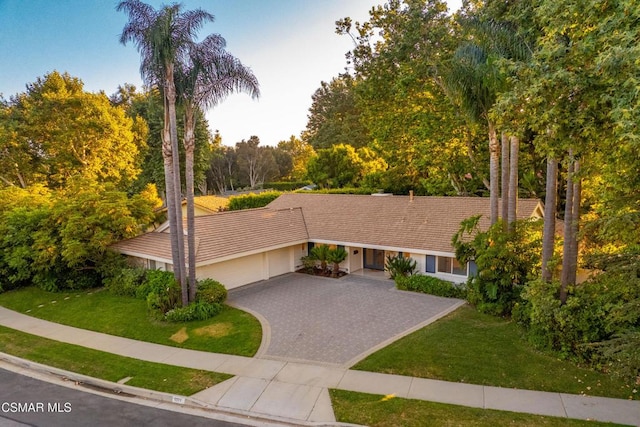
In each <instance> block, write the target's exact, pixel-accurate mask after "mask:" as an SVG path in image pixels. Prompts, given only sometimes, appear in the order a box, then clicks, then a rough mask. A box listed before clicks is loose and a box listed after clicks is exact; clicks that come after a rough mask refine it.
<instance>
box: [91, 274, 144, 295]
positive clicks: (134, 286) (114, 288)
mask: <svg viewBox="0 0 640 427" xmlns="http://www.w3.org/2000/svg"><path fill="white" fill-rule="evenodd" d="M146 273H147V271H146V270H144V269H142V268H131V267H125V268H121V269H119V270H118V271H114V272H111V274H110V276H108V277H105V278H104V279H103V281H102V283H103V285H104V287H105V288H106V289H107V290H108V291H109V292H111V293H112V294H114V295H120V296H128V297H135V296H136V291H137V290H138V288H139V287H140V285H142V284H143V283H144V281H145V277H146Z"/></svg>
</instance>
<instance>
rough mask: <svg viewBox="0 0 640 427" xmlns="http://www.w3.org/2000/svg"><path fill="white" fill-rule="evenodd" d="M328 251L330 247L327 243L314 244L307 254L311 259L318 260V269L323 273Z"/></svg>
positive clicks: (325, 267) (325, 268) (325, 269)
mask: <svg viewBox="0 0 640 427" xmlns="http://www.w3.org/2000/svg"><path fill="white" fill-rule="evenodd" d="M329 251H330V249H329V246H328V245H318V246H314V247H313V249H311V253H310V254H309V255H310V256H311V257H312V258H313V259H315V260H318V261H320V269H321V270H322V272H323V273H324V272H325V271H327V262H328V258H329Z"/></svg>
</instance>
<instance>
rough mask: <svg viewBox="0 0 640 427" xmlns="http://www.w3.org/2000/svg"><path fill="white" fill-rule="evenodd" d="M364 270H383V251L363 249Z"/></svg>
mask: <svg viewBox="0 0 640 427" xmlns="http://www.w3.org/2000/svg"><path fill="white" fill-rule="evenodd" d="M364 268H370V269H372V270H384V251H383V250H380V249H369V248H365V250H364Z"/></svg>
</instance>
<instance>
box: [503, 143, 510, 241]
mask: <svg viewBox="0 0 640 427" xmlns="http://www.w3.org/2000/svg"><path fill="white" fill-rule="evenodd" d="M501 139H502V140H501V144H502V162H501V163H502V164H501V165H500V168H501V170H502V191H501V194H500V196H501V199H500V200H501V201H502V208H501V213H502V225H503V231H505V232H506V231H507V230H508V227H509V224H508V222H507V212H508V211H509V200H510V199H509V194H511V193H510V191H511V188H510V187H509V172H510V170H509V148H510V147H509V139H508V136H507V134H506V133H504V132H502V138H501Z"/></svg>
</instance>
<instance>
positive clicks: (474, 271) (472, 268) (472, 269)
mask: <svg viewBox="0 0 640 427" xmlns="http://www.w3.org/2000/svg"><path fill="white" fill-rule="evenodd" d="M477 275H478V266H477V265H476V262H475V261H469V277H473V276H477Z"/></svg>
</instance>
